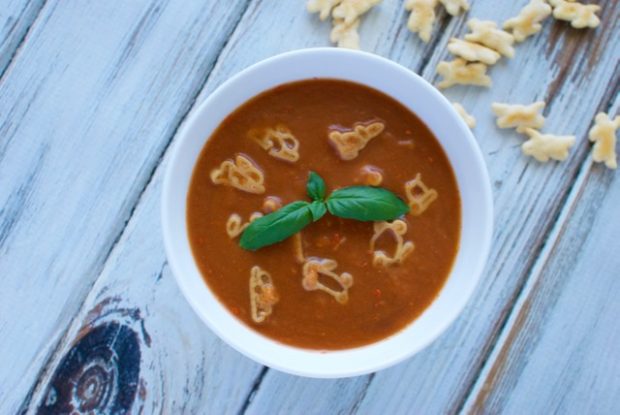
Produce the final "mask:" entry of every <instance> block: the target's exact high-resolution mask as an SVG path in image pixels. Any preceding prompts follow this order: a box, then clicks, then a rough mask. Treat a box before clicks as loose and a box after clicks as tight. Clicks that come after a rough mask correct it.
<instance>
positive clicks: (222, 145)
mask: <svg viewBox="0 0 620 415" xmlns="http://www.w3.org/2000/svg"><path fill="white" fill-rule="evenodd" d="M377 123H379V124H382V125H383V129H382V131H381V132H380V133H379V134H378V135H376V136H375V137H373V138H372V139H370V140H369V141H368V142H367V144H366V145H365V147H363V148H362V149H360V150H359V153H358V154H357V155H356V157H354V158H352V159H349V160H343V159H342V155H341V154H340V153H339V152H338V151H337V147H336V146H335V145H334V144H333V142H332V141H331V140H330V139H329V137H331V135H330V134H332V133H334V132H340V133H346V132H350V131H352V130H354V128H355V127H356V126H360V125H361V126H368V125H376V124H377ZM276 126H279V127H276ZM269 128H272V129H273V128H279V129H281V130H282V129H283V130H285V131H287V132H288V134H289V135H292V136H294V138H295V140H296V141H297V142H298V144H299V147H298V149H297V152H298V155H299V158H298V160H296V161H288V160H282V159H281V158H277V157H274V156H273V155H272V154H270V153H269V151H268V150H267V149H265V148H264V146H261V145H260V144H259V142H258V141H257V139H256V136H257V133H256V132H257V131H266V130H268V129H269ZM259 135H260V134H259ZM289 144H290V143H289ZM238 155H242V156H244V157H245V158H246V160H249V161H250V162H251V163H252V164H253V165H254V166H255V167H256V168H257V169H258V170H259V171H260V172H261V173H262V176H263V177H264V192H262V193H250V192H246V191H243V190H240V189H239V188H235V187H233V186H228V185H225V184H221V183H220V184H215V183H214V180H213V179H212V177H211V175H212V172H213V171H214V170H215V169H217V168H218V167H220V166H221V164H222V162H223V161H225V160H227V159H228V160H233V161H234V160H235V157H237V156H238ZM310 171H315V172H317V173H318V174H319V175H321V176H322V177H323V178H324V179H325V182H326V184H327V188H328V193H329V192H330V191H333V190H334V189H337V188H341V187H346V186H352V185H364V184H374V185H376V184H377V178H380V182H381V183H380V186H381V187H384V188H387V189H389V190H391V191H392V192H394V193H396V194H397V195H398V196H400V197H401V198H402V199H403V200H404V201H408V200H409V201H411V199H410V197H413V198H416V197H417V198H420V199H424V203H426V205H424V206H423V209H421V210H422V211H420V209H418V208H419V206H417V205H415V202H414V205H415V206H414V205H412V206H413V208H412V210H411V212H410V213H408V214H407V215H405V216H404V217H403V218H401V219H402V221H403V222H404V223H405V225H406V226H405V228H406V232H402V229H401V230H400V232H401V233H404V234H403V235H398V234H397V231H395V230H391V229H387V230H386V231H385V232H383V233H381V234H380V235H378V236H377V237H376V238H375V239H376V243H375V244H374V246H371V243H370V241H371V239H372V238H373V235H375V230H377V231H378V230H380V229H377V225H375V224H374V223H372V222H360V221H356V220H350V219H340V218H337V217H334V216H332V215H330V214H329V213H328V214H327V215H325V216H324V217H323V218H322V219H321V220H319V221H317V222H315V223H312V224H311V225H309V226H308V227H306V228H304V229H303V230H302V231H301V232H300V236H301V237H300V238H298V237H297V236H296V237H293V238H289V239H286V240H284V241H282V242H280V243H277V244H274V245H271V246H267V247H264V248H262V249H258V250H256V251H254V252H252V251H248V250H244V249H242V248H241V247H240V246H239V237H238V236H235V237H232V236H231V235H229V233H228V232H227V223H228V221H229V219H230V218H231V215H232V214H237V215H238V217H239V218H241V220H242V221H243V222H244V223H245V222H247V221H248V220H249V218H250V216H251V215H252V213H253V212H262V213H263V214H266V213H268V212H269V211H270V209H273V206H269V204H270V203H275V204H276V205H278V202H281V203H282V204H283V205H286V204H288V203H290V202H293V201H297V200H308V196H307V195H306V182H307V179H308V174H309V172H310ZM369 172H372V173H369ZM418 175H419V176H418ZM416 176H417V177H418V178H419V179H421V180H422V181H423V183H424V187H423V188H420V187H419V186H414V188H413V190H410V195H408V194H407V192H406V189H405V184H406V183H407V182H410V183H411V181H412V180H413V179H415V178H416ZM373 178H374V179H373ZM426 196H428V197H426ZM266 199H268V200H270V201H268V202H267V203H265V200H266ZM429 201H430V202H429ZM414 213H415V214H414ZM460 220H461V206H460V196H459V191H458V188H457V185H456V180H455V177H454V173H453V171H452V168H451V166H450V164H449V162H448V160H447V157H446V155H445V154H444V152H443V150H442V148H441V147H440V145H439V143H438V142H437V140H436V139H435V137H434V136H433V134H432V133H431V132H430V131H429V129H428V128H427V127H426V125H425V124H424V123H423V122H422V121H420V119H418V118H417V117H416V116H415V115H414V114H413V113H411V112H410V111H409V110H408V109H407V108H405V107H404V106H403V105H401V104H400V103H398V102H397V101H395V100H394V99H392V98H390V97H388V96H387V95H385V94H383V93H381V92H379V91H376V90H374V89H371V88H368V87H366V86H363V85H359V84H355V83H350V82H345V81H340V80H328V79H313V80H305V81H300V82H293V83H289V84H285V85H281V86H279V87H276V88H274V89H271V90H269V91H266V92H264V93H262V94H260V95H258V96H256V97H254V98H253V99H251V100H250V101H248V102H246V103H245V104H243V105H242V106H241V107H239V108H238V109H237V110H236V111H234V112H233V113H232V114H230V115H229V116H228V117H227V118H226V119H225V120H224V121H223V122H222V124H221V125H220V126H219V127H218V128H217V130H216V131H215V132H214V133H213V135H212V136H211V137H210V139H209V140H208V142H207V144H206V145H205V147H204V148H203V150H202V153H201V155H200V157H199V159H198V162H197V164H196V166H195V168H194V172H193V177H192V181H191V185H190V189H189V194H188V199H187V226H188V231H189V238H190V244H191V247H192V251H193V255H194V258H195V260H196V262H197V264H198V266H199V268H200V271H201V273H202V275H203V277H204V279H205V281H206V282H207V284H208V286H209V287H210V289H211V290H212V291H213V292H214V293H215V295H216V296H217V297H218V299H219V300H220V301H221V302H222V303H223V304H224V305H225V306H226V307H227V308H228V310H230V312H232V313H233V314H234V315H236V316H237V317H238V318H239V319H240V320H241V321H243V322H244V323H245V324H247V325H249V326H250V327H252V328H253V329H254V330H256V331H258V332H260V333H261V334H263V335H265V336H268V337H270V338H273V339H275V340H277V341H280V342H283V343H287V344H290V345H294V346H298V347H303V348H311V349H322V350H334V349H345V348H351V347H356V346H361V345H365V344H369V343H372V342H375V341H377V340H380V339H383V338H385V337H387V336H390V335H391V334H394V333H395V332H397V331H399V330H401V329H402V328H404V327H405V326H406V325H408V324H409V323H411V322H412V321H413V320H414V319H415V318H416V317H417V316H419V315H420V314H421V313H422V311H423V310H424V309H425V308H426V307H428V306H429V305H430V303H431V302H432V301H433V299H434V298H435V297H436V296H437V294H438V292H439V290H440V289H441V287H442V286H443V284H444V282H445V281H446V278H447V276H448V274H449V273H450V270H451V267H452V264H453V261H454V259H455V256H456V252H457V249H458V244H459V237H460V227H461V224H460ZM383 224H384V225H389V223H387V222H384V223H383ZM379 225H381V223H379ZM399 241H400V245H399ZM298 243H301V246H302V248H303V254H301V255H300V253H299V249H298V247H299V245H296V244H298ZM405 245H406V246H405ZM411 245H413V246H414V248H413V250H412V251H411ZM399 249H400V251H399ZM399 252H400V253H401V254H405V255H401V256H402V258H396V259H400V261H398V260H396V261H391V262H394V263H391V264H386V263H385V261H384V262H381V261H380V260H375V257H376V256H379V257H381V256H383V257H384V258H388V261H387V262H390V261H389V259H391V258H393V257H397V256H398V255H395V253H399ZM300 256H302V258H301V259H300V258H299V257H300ZM310 259H313V260H314V261H315V263H316V261H319V262H320V261H322V260H326V259H330V260H334V261H336V263H337V267H336V268H335V269H334V270H333V271H332V272H333V273H334V275H336V276H340V277H342V273H345V272H346V273H348V274H350V276H351V279H352V284H349V283H347V281H345V279H346V278H344V279H343V278H340V279H336V278H333V277H330V275H326V274H319V276H320V279H319V281H320V282H321V283H322V284H323V285H324V286H325V287H327V288H328V289H331V290H333V291H334V292H343V291H346V296H347V299H346V301H342V297H340V301H338V300H337V298H336V296H334V295H330V293H328V292H326V291H325V290H320V289H316V290H308V289H306V288H308V286H307V284H304V283H302V280H304V278H305V274H303V270H304V262H303V261H308V260H310ZM255 266H258V267H260V269H261V270H264V271H265V272H267V273H268V274H269V275H270V277H271V281H270V287H272V288H274V290H275V292H277V302H275V304H271V303H270V304H269V307H270V308H271V310H270V313H269V314H268V315H267V316H266V317H264V320H262V321H261V322H256V321H255V320H256V319H253V318H252V308H251V294H250V288H249V281H250V276H251V270H252V268H253V267H255ZM304 285H306V288H304ZM349 285H350V287H349Z"/></svg>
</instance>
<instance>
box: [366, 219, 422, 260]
mask: <svg viewBox="0 0 620 415" xmlns="http://www.w3.org/2000/svg"><path fill="white" fill-rule="evenodd" d="M373 230H374V234H373V236H372V238H371V239H370V250H371V251H372V253H373V258H372V263H373V265H374V266H376V267H378V266H383V267H386V266H390V265H395V264H402V262H403V261H404V260H405V258H407V257H408V256H409V255H410V254H411V253H412V252H413V250H414V248H415V246H414V245H413V242H411V241H406V242H405V240H404V238H403V236H404V235H405V234H406V233H407V222H405V221H402V220H399V219H397V220H395V221H393V222H385V221H383V222H375V224H374V227H373ZM386 232H389V234H390V235H392V237H393V238H394V240H395V242H396V248H395V249H394V253H393V254H392V255H388V254H387V253H386V252H384V251H381V250H376V249H375V246H376V243H377V240H378V239H379V238H380V237H381V236H382V235H383V234H384V233H386Z"/></svg>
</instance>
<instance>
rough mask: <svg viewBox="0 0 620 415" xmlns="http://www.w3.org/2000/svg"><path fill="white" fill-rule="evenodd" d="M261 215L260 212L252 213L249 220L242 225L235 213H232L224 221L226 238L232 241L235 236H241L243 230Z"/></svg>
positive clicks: (241, 220) (239, 217)
mask: <svg viewBox="0 0 620 415" xmlns="http://www.w3.org/2000/svg"><path fill="white" fill-rule="evenodd" d="M262 216H263V214H262V213H260V212H254V213H252V214H251V215H250V220H249V221H248V222H246V223H243V219H241V216H239V215H238V214H237V213H233V214H231V215H230V216H229V217H228V220H227V221H226V233H227V234H228V236H229V237H230V238H231V239H233V238H236V237H237V236H239V235H241V233H243V231H244V230H245V228H247V227H248V226H249V225H250V223H252V222H254V221H255V220H256V219H258V218H260V217H262Z"/></svg>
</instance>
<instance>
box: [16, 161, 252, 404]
mask: <svg viewBox="0 0 620 415" xmlns="http://www.w3.org/2000/svg"><path fill="white" fill-rule="evenodd" d="M162 173H163V169H161V168H159V169H158V170H157V173H156V174H155V176H154V177H153V180H152V183H151V185H150V186H149V187H148V189H147V190H146V192H145V193H144V195H143V197H142V199H141V201H140V203H139V205H138V207H137V208H136V211H135V214H134V215H133V217H132V219H131V220H130V221H129V224H128V225H127V228H126V229H125V232H124V233H123V236H122V237H121V239H120V240H119V243H118V244H117V246H116V248H115V249H114V250H113V252H112V254H111V255H110V258H109V259H108V261H107V262H106V266H105V268H104V270H103V272H102V273H101V275H100V277H99V278H98V279H97V281H96V282H95V284H94V286H93V289H92V291H91V293H90V294H89V296H88V298H87V299H86V301H85V302H84V305H83V307H82V309H81V311H80V312H79V313H78V314H77V315H76V318H75V319H74V324H72V325H71V327H70V329H69V331H68V332H67V333H66V334H65V336H64V337H63V339H62V341H61V343H60V344H59V346H58V349H57V351H56V353H54V355H53V357H52V358H51V359H50V361H49V362H48V364H47V365H46V368H45V370H44V371H43V372H42V373H41V376H40V377H39V379H38V381H37V384H36V386H35V388H34V390H33V391H32V394H31V397H30V398H29V399H28V400H27V401H26V402H25V403H24V405H23V408H22V409H24V410H26V411H27V412H32V413H35V412H37V411H40V410H41V409H44V410H48V411H50V412H53V411H52V409H53V410H57V409H58V408H57V407H56V406H53V405H46V402H49V401H50V399H49V397H50V396H62V397H66V396H69V397H71V398H72V399H73V400H74V401H76V402H84V401H85V399H83V398H82V399H81V398H80V397H79V396H77V395H76V394H75V393H64V394H62V393H59V392H58V391H60V390H62V386H63V385H64V383H65V382H69V381H74V380H75V379H77V381H76V382H77V383H78V384H80V383H85V382H86V381H87V380H88V379H89V378H88V377H87V376H85V375H83V374H81V373H80V375H79V376H74V377H71V376H67V374H66V373H65V372H67V371H68V369H66V368H65V367H66V366H67V363H66V356H67V355H68V354H70V352H71V351H72V350H74V349H75V348H76V345H78V344H79V339H81V338H83V337H84V336H85V335H88V334H89V333H92V332H93V331H95V330H97V329H98V328H99V327H102V326H104V325H106V324H110V323H113V324H119V325H121V326H122V327H126V328H128V329H130V330H131V331H132V332H134V333H136V337H137V338H138V339H139V340H138V342H137V344H138V346H137V348H138V350H139V351H140V358H139V359H137V360H138V363H137V365H138V367H139V375H138V376H137V384H138V385H140V390H141V392H140V393H138V394H136V395H135V396H134V398H133V399H132V400H130V401H129V404H128V405H127V406H126V408H125V409H126V410H128V411H129V412H130V413H139V412H143V413H146V414H152V413H168V414H177V413H213V414H229V413H237V412H238V411H239V410H240V408H241V407H242V405H243V402H244V401H245V398H246V394H247V393H248V391H249V390H251V388H252V384H253V382H254V380H255V378H257V377H258V375H259V374H260V372H261V366H260V365H258V364H256V363H253V362H252V361H250V360H248V359H246V358H244V357H242V356H241V355H239V354H238V353H237V352H235V351H234V350H232V349H231V348H229V347H227V346H225V345H223V344H222V342H221V341H220V340H219V339H218V338H217V337H216V336H215V335H214V334H213V333H211V331H209V330H207V329H206V328H205V326H204V323H203V322H202V321H201V320H200V319H199V318H198V317H197V316H196V315H195V314H194V313H193V311H192V310H191V309H190V306H189V304H187V302H186V301H184V300H183V298H182V297H181V294H180V293H179V291H178V288H177V285H176V282H175V280H174V277H173V276H172V275H171V273H170V270H169V268H168V266H167V264H165V263H164V262H163V259H164V256H165V253H164V248H163V244H162V241H161V237H160V233H161V229H160V223H159V217H160V215H159V201H160V198H161V194H160V190H161V187H160V185H159V184H160V183H161V175H162ZM86 350H88V348H87V349H86ZM117 354H118V355H119V356H123V355H125V354H126V353H117ZM92 360H96V356H95V358H92V359H89V358H86V359H84V361H83V362H81V363H80V365H79V366H80V368H82V367H89V366H90V365H92V364H93V362H92ZM128 365H129V363H126V362H122V360H120V359H118V360H116V361H115V363H114V365H113V368H114V370H109V371H110V372H114V373H122V372H124V371H126V369H125V368H126V367H127V366H128ZM73 371H77V372H79V370H75V369H74V370H73ZM58 378H60V380H57V379H58ZM74 378H75V379H74ZM55 380H56V382H54V381H55ZM116 382H118V383H121V382H122V379H120V378H119V377H115V376H113V375H112V376H109V377H107V378H105V377H102V378H101V379H97V380H96V384H98V385H102V387H103V386H105V387H108V388H110V389H113V388H114V387H115V383H116ZM113 401H114V400H113V399H112V398H109V400H107V401H106V400H102V402H99V403H98V405H97V409H98V410H99V411H100V412H101V413H109V412H111V408H112V407H113Z"/></svg>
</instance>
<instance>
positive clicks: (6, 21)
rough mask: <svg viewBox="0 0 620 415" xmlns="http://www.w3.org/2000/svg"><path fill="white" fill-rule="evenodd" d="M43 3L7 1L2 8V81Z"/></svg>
mask: <svg viewBox="0 0 620 415" xmlns="http://www.w3.org/2000/svg"><path fill="white" fill-rule="evenodd" d="M43 2H44V0H5V1H4V2H3V4H2V7H0V79H2V76H3V74H4V71H5V70H6V68H7V66H8V65H9V63H10V62H11V59H13V56H14V55H15V53H16V51H17V49H18V47H19V45H20V44H22V42H23V40H24V38H25V37H26V33H27V32H28V29H30V26H31V25H32V23H33V22H34V20H35V19H36V17H37V15H38V14H39V12H40V11H41V8H42V7H43Z"/></svg>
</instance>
